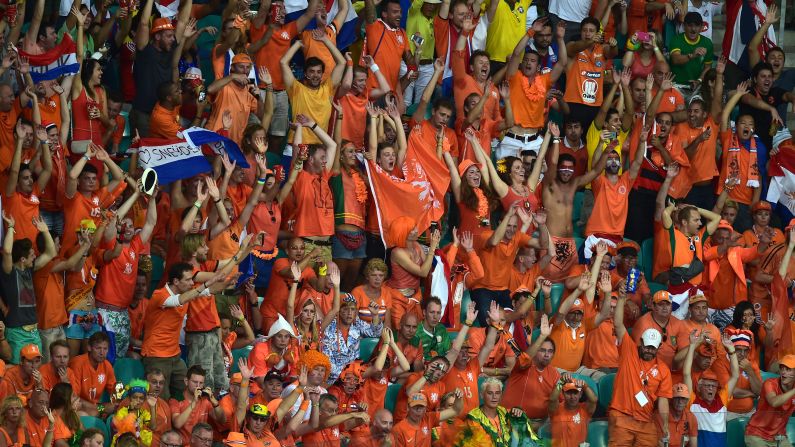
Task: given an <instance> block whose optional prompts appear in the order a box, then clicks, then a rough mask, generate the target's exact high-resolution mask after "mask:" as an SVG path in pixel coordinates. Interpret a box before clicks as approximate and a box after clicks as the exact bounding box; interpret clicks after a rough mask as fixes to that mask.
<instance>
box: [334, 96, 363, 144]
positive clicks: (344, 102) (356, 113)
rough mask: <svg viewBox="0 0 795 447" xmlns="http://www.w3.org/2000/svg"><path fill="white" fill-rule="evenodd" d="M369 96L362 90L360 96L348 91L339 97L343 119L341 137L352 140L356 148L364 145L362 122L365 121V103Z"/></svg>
mask: <svg viewBox="0 0 795 447" xmlns="http://www.w3.org/2000/svg"><path fill="white" fill-rule="evenodd" d="M369 101H370V96H369V95H368V94H367V92H366V91H365V92H363V93H362V95H361V96H356V95H354V94H353V93H351V92H348V93H347V94H346V95H345V96H343V97H342V98H340V99H339V102H340V107H342V113H343V114H344V116H345V119H344V120H342V139H343V140H348V141H350V142H352V143H353V144H354V145H355V146H356V147H357V148H360V147H364V133H365V130H366V126H363V125H362V123H366V122H367V103H368V102H369Z"/></svg>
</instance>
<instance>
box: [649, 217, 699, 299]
mask: <svg viewBox="0 0 795 447" xmlns="http://www.w3.org/2000/svg"><path fill="white" fill-rule="evenodd" d="M668 233H669V236H668V240H669V241H671V244H670V247H671V252H673V256H671V258H672V259H673V263H672V264H671V266H672V267H680V266H683V265H688V264H690V263H691V262H693V256H694V255H695V256H696V257H697V258H698V259H700V260H701V262H704V264H706V262H705V261H704V242H705V239H706V237H707V236H709V234H707V227H706V226H705V227H702V228H701V230H699V233H698V237H695V236H694V237H690V238H688V237H687V236H685V234H684V233H682V232H681V231H679V230H678V229H677V228H676V227H674V226H673V225H672V226H671V228H669V229H668ZM691 240H692V242H691ZM693 248H694V249H695V251H693ZM656 256H660V255H656ZM703 275H704V274H703V272H702V273H699V274H698V275H696V276H694V277H693V278H691V279H690V280H689V281H688V282H689V283H690V284H692V285H694V286H697V285H699V284H701V278H702V277H703Z"/></svg>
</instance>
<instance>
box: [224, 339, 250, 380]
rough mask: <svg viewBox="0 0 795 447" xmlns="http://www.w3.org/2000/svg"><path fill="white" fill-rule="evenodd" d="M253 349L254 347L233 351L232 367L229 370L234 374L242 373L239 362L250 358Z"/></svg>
mask: <svg viewBox="0 0 795 447" xmlns="http://www.w3.org/2000/svg"><path fill="white" fill-rule="evenodd" d="M252 349H254V346H251V345H249V346H245V347H242V348H240V349H235V350H233V351H232V366H231V367H230V368H229V369H230V372H231V373H232V374H234V373H238V372H240V368H239V367H238V366H237V362H238V360H240V359H241V358H248V355H249V354H250V353H251V350H252Z"/></svg>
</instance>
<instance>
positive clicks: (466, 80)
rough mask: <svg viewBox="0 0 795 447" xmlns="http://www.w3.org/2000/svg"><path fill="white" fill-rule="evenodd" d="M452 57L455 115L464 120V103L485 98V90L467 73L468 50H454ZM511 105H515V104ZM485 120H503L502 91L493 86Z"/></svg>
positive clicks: (486, 107) (484, 111)
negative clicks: (475, 96)
mask: <svg viewBox="0 0 795 447" xmlns="http://www.w3.org/2000/svg"><path fill="white" fill-rule="evenodd" d="M437 43H438V36H437ZM453 46H455V42H453ZM450 56H451V57H450V69H451V70H452V72H453V93H454V94H453V98H454V99H455V113H456V115H457V116H459V117H462V118H463V117H465V114H464V102H466V99H467V97H469V95H471V94H473V93H475V94H477V95H478V96H483V88H482V87H481V86H480V84H478V81H476V80H475V78H474V77H472V75H470V74H469V73H467V66H466V64H467V61H468V59H469V58H468V57H467V56H466V50H460V51H457V50H453V51H451V53H450ZM511 94H513V91H511ZM511 105H513V102H512V103H511ZM515 113H516V112H515V111H514V114H515ZM483 118H486V119H490V120H492V121H499V120H500V119H501V116H500V91H499V90H498V89H497V88H496V87H495V86H493V85H492V86H491V88H490V89H489V98H488V99H487V100H486V104H485V105H484V106H483ZM483 149H486V146H484V147H483Z"/></svg>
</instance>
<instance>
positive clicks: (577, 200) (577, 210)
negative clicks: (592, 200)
mask: <svg viewBox="0 0 795 447" xmlns="http://www.w3.org/2000/svg"><path fill="white" fill-rule="evenodd" d="M584 194H585V193H584V192H582V191H578V192H575V193H574V201H573V202H572V206H573V208H572V210H571V223H572V228H574V235H575V236H578V237H582V232H583V228H581V227H580V226H579V225H577V222H579V221H580V216H581V215H582V199H583V195H584Z"/></svg>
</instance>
